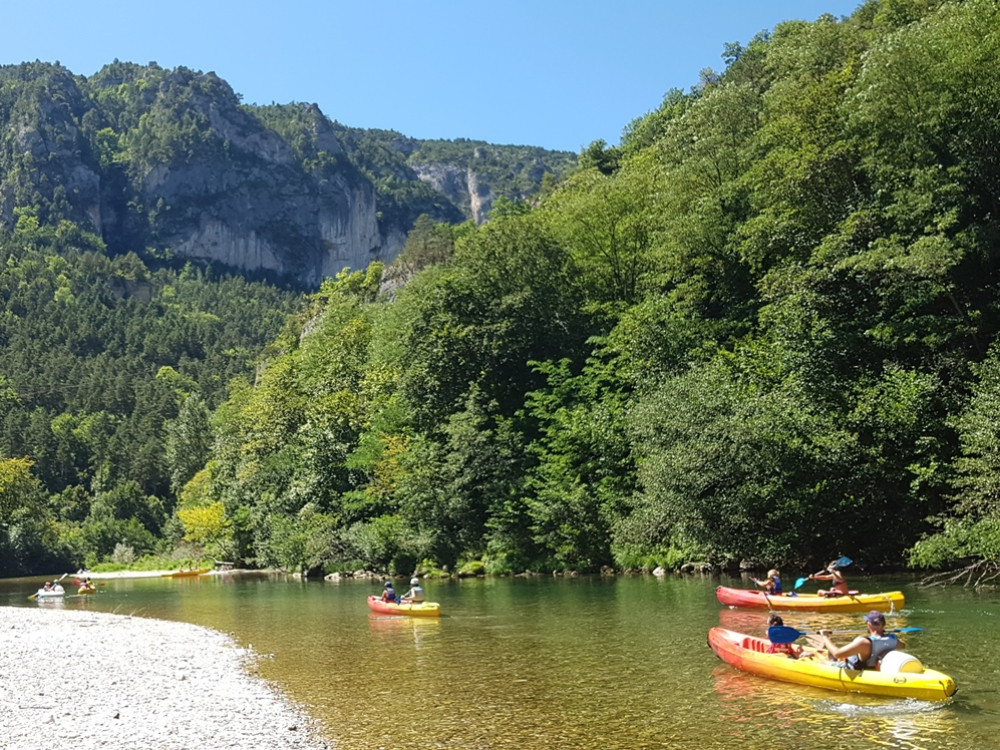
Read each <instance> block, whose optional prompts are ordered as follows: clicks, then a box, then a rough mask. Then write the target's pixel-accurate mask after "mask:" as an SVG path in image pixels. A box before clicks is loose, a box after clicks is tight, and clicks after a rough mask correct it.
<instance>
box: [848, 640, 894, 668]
mask: <svg viewBox="0 0 1000 750" xmlns="http://www.w3.org/2000/svg"><path fill="white" fill-rule="evenodd" d="M867 638H868V640H869V641H870V642H871V644H872V651H871V653H870V654H869V655H868V658H867V659H865V660H864V661H863V662H862V661H861V655H860V654H855V655H854V656H849V657H847V664H846V666H847V668H848V669H875V668H876V667H878V664H879V662H880V661H882V657H883V656H885V655H886V654H888V653H889V652H890V651H893V650H895V648H896V646H897V645H898V644H899V638H897V637H896V636H895V635H892V634H889V635H869V636H867Z"/></svg>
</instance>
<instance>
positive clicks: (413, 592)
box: [400, 578, 424, 604]
mask: <svg viewBox="0 0 1000 750" xmlns="http://www.w3.org/2000/svg"><path fill="white" fill-rule="evenodd" d="M423 600H424V590H423V589H422V588H421V587H420V579H419V578H411V579H410V590H409V591H407V592H406V593H405V594H403V597H402V599H401V600H400V601H402V602H403V603H404V604H406V603H408V602H418V603H419V602H422V601H423Z"/></svg>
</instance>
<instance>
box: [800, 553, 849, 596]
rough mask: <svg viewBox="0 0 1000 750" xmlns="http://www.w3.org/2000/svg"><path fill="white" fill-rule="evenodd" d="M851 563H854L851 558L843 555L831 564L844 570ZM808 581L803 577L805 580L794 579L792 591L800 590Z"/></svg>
mask: <svg viewBox="0 0 1000 750" xmlns="http://www.w3.org/2000/svg"><path fill="white" fill-rule="evenodd" d="M852 562H854V560H852V559H851V558H849V557H848V556H847V555H844V556H843V557H838V558H837V559H836V560H834V561H833V564H834V565H835V566H837V567H838V568H846V567H847V566H848V565H850V564H851V563H852ZM823 570H826V568H823ZM823 570H821V571H819V573H822V572H823ZM819 573H816V575H819ZM808 580H809V578H808V576H807V577H805V578H796V579H795V586H793V587H792V588H793V590H795V591H798V590H799V589H800V588H802V587H803V586H804V585H805V583H806V581H808Z"/></svg>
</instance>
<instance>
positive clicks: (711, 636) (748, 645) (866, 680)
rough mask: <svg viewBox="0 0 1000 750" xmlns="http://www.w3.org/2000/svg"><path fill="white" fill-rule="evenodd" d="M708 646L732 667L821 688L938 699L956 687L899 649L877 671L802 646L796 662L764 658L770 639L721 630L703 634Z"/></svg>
mask: <svg viewBox="0 0 1000 750" xmlns="http://www.w3.org/2000/svg"><path fill="white" fill-rule="evenodd" d="M708 645H709V646H710V647H711V648H712V650H713V651H714V652H715V655H716V656H718V657H719V658H720V659H722V661H724V662H726V664H728V665H729V666H731V667H735V668H736V669H739V670H742V671H744V672H750V673H751V674H756V675H760V676H761V677H769V678H771V679H774V680H781V681H782V682H794V683H797V684H800V685H810V686H812V687H818V688H823V689H825V690H837V691H840V692H845V693H867V694H870V695H884V696H888V697H891V698H916V699H917V700H944V699H945V698H948V697H950V696H952V695H954V694H955V691H956V690H957V689H958V688H957V686H956V685H955V680H953V679H952V678H951V677H949V676H948V675H946V674H944V673H943V672H938V671H937V670H934V669H927V668H926V667H924V666H923V664H921V663H920V661H919V660H917V659H916V658H915V657H913V656H910V655H909V654H905V653H904V652H902V651H893V652H890V653H888V654H886V655H885V657H883V659H882V667H881V669H865V670H855V669H847V668H845V667H838V666H836V665H835V664H833V663H831V662H830V661H828V660H827V659H826V657H825V655H823V654H822V653H818V652H817V651H816V650H815V649H811V648H808V647H807V648H805V649H803V652H802V655H801V656H799V658H797V659H793V658H791V657H789V656H787V655H786V654H769V653H767V650H768V648H769V647H770V645H771V643H770V641H768V640H766V639H764V638H756V637H754V636H749V635H744V634H742V633H737V632H736V631H733V630H726V629H725V628H712V629H711V630H709V631H708Z"/></svg>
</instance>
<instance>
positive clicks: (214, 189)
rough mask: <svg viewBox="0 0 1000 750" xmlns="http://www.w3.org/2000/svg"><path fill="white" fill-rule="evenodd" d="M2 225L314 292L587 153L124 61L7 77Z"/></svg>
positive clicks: (2, 101)
mask: <svg viewBox="0 0 1000 750" xmlns="http://www.w3.org/2000/svg"><path fill="white" fill-rule="evenodd" d="M0 124H2V125H3V126H4V127H3V135H2V142H0V228H4V229H7V230H13V229H14V228H16V226H17V221H18V220H19V218H20V217H21V216H24V215H33V216H35V217H36V218H37V219H38V220H39V221H40V222H43V223H45V222H49V223H58V222H59V221H69V222H72V223H73V224H76V225H78V226H79V227H80V228H81V229H84V230H86V231H90V232H93V233H94V234H96V235H98V236H99V237H101V239H102V240H104V242H105V243H106V245H107V247H108V250H109V251H110V252H112V253H121V252H129V251H134V252H138V253H139V254H140V255H142V254H147V255H155V256H157V257H158V258H160V259H161V260H167V261H173V260H177V261H195V262H201V263H206V264H218V265H221V266H224V267H228V268H232V269H236V270H239V271H240V272H243V273H251V274H253V273H262V274H265V275H273V276H275V277H278V278H282V279H286V280H289V281H292V282H293V283H296V284H298V285H303V286H307V287H315V286H316V285H318V283H319V282H320V281H321V280H322V279H323V278H325V277H329V276H333V275H335V274H336V273H337V272H339V271H340V270H342V269H343V268H345V267H348V268H352V269H358V268H364V267H365V266H367V265H368V263H370V262H372V261H374V260H381V261H384V262H390V261H391V260H393V259H394V258H395V257H396V256H397V255H398V254H399V252H400V251H401V250H402V248H403V245H404V244H405V239H406V234H407V232H408V231H409V230H410V229H411V228H412V226H413V225H414V223H415V221H416V219H417V217H418V216H420V215H422V214H426V215H428V216H430V217H431V218H432V219H434V220H435V221H443V222H448V223H461V222H462V221H468V220H471V221H475V222H476V223H482V222H483V221H485V219H486V217H487V216H488V214H489V210H490V207H491V206H492V203H493V201H494V200H496V199H497V198H498V197H501V196H503V197H506V198H509V199H512V200H529V199H531V197H532V196H533V195H535V194H537V193H538V191H539V190H540V188H541V184H542V179H543V178H544V177H545V175H546V174H549V175H552V176H553V177H556V178H558V177H560V176H562V175H563V174H565V173H567V172H568V171H569V170H571V169H572V168H573V167H574V166H575V162H576V157H575V155H571V154H568V153H565V152H551V151H546V150H545V149H541V148H534V147H523V146H497V145H493V144H487V143H483V142H478V141H467V140H464V139H460V140H457V141H443V140H442V141H427V140H419V139H413V138H408V137H406V136H404V135H402V134H400V133H396V132H395V131H382V130H363V129H357V128H349V127H347V126H344V125H341V124H340V123H338V122H337V121H336V120H331V119H330V118H329V117H327V116H326V115H325V114H324V113H323V112H322V111H321V110H320V109H319V107H318V106H317V105H316V104H302V103H293V104H286V105H269V106H258V105H244V104H243V103H242V102H241V99H240V96H239V95H238V94H237V93H235V92H234V91H233V89H232V88H231V87H230V85H229V84H228V83H227V82H226V81H224V80H223V79H221V78H219V77H218V76H217V75H215V74H214V73H211V72H209V73H201V72H198V71H193V70H190V69H187V68H184V67H178V68H174V69H164V68H160V67H159V66H157V65H156V64H155V63H150V64H148V65H137V64H134V63H127V62H120V61H117V60H116V61H114V62H112V63H109V64H108V65H106V66H104V67H103V68H102V69H101V70H100V71H98V72H97V73H95V74H94V75H92V76H90V77H85V76H79V75H75V74H73V73H71V72H70V71H69V70H67V69H66V68H64V67H62V66H61V65H59V64H58V63H54V64H52V63H44V62H34V63H22V64H20V65H10V66H2V67H0Z"/></svg>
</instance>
